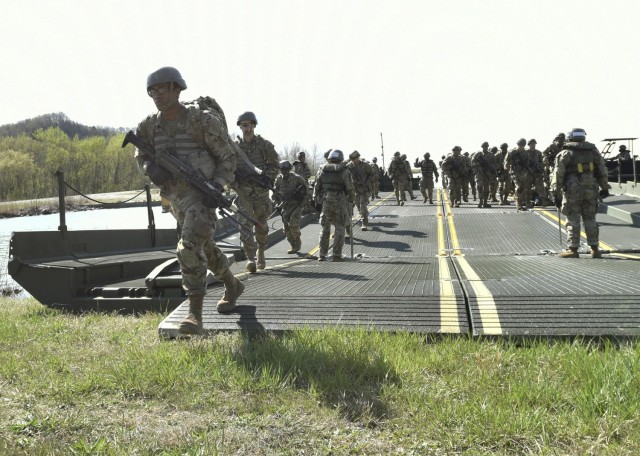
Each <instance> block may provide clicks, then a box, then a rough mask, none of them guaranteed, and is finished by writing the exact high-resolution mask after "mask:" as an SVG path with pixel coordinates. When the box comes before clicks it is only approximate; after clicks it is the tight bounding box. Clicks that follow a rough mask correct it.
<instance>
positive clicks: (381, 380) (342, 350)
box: [236, 328, 400, 427]
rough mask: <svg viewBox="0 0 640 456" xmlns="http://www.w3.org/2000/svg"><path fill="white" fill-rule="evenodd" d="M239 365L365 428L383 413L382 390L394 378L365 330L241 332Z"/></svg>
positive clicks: (395, 377) (385, 416) (384, 411)
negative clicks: (263, 375) (269, 378)
mask: <svg viewBox="0 0 640 456" xmlns="http://www.w3.org/2000/svg"><path fill="white" fill-rule="evenodd" d="M243 337H244V338H245V343H244V344H243V347H244V348H243V350H241V351H239V352H237V353H236V357H237V360H236V361H237V362H238V365H239V366H243V367H244V368H245V369H247V371H249V372H251V373H256V372H269V373H270V375H271V376H273V375H275V376H276V377H277V382H278V383H279V384H282V385H288V386H290V387H293V388H296V389H299V390H302V391H305V392H307V393H309V394H311V395H312V396H314V397H315V398H317V400H318V401H320V402H322V403H323V404H324V405H325V406H327V407H330V408H331V409H336V410H337V411H338V412H339V413H340V415H341V416H343V417H344V418H345V419H347V420H349V421H353V422H360V423H362V424H363V425H365V426H367V427H375V426H377V423H378V422H379V421H381V420H383V419H385V418H387V417H388V414H389V410H388V407H387V404H386V403H385V401H384V400H383V399H382V398H381V394H382V388H383V387H384V386H389V385H390V384H392V385H393V384H398V383H399V382H400V379H399V376H398V375H397V373H396V372H395V370H394V369H393V367H391V366H390V365H389V364H388V363H387V361H386V359H385V356H384V354H383V353H382V352H380V351H378V349H376V348H375V347H371V346H370V345H369V344H368V343H367V340H368V337H367V330H366V329H364V328H363V329H355V330H352V329H336V328H331V329H326V330H323V331H317V330H311V329H302V330H296V331H283V332H278V333H272V332H270V333H255V332H252V333H250V332H245V333H244V335H243Z"/></svg>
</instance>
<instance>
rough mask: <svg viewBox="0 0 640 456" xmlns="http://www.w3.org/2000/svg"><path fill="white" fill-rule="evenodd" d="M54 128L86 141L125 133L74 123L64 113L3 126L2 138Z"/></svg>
mask: <svg viewBox="0 0 640 456" xmlns="http://www.w3.org/2000/svg"><path fill="white" fill-rule="evenodd" d="M52 127H56V128H59V129H60V130H62V131H63V132H65V133H66V134H67V136H69V138H73V137H75V136H76V135H77V136H78V139H84V138H88V137H90V136H113V135H114V134H116V133H123V132H124V131H125V129H124V128H111V127H89V126H86V125H82V124H79V123H77V122H74V121H72V120H71V119H69V118H68V117H67V116H66V115H65V114H64V113H61V112H57V113H51V114H44V115H41V116H38V117H34V118H32V119H26V120H22V121H20V122H16V123H14V124H7V125H1V126H0V136H18V135H20V134H26V135H28V136H31V135H33V133H35V132H36V131H37V130H46V129H47V128H52Z"/></svg>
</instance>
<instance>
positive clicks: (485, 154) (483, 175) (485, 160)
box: [471, 142, 496, 207]
mask: <svg viewBox="0 0 640 456" xmlns="http://www.w3.org/2000/svg"><path fill="white" fill-rule="evenodd" d="M481 147H482V150H481V151H479V152H476V153H474V154H473V156H472V157H471V166H472V168H473V174H474V177H475V181H476V187H477V190H478V198H479V200H480V201H479V202H478V207H491V205H490V204H489V201H488V200H489V194H490V191H491V187H490V186H491V182H493V181H494V180H495V178H496V163H495V157H494V156H493V154H492V153H491V152H490V151H489V143H487V142H484V143H482V146H481Z"/></svg>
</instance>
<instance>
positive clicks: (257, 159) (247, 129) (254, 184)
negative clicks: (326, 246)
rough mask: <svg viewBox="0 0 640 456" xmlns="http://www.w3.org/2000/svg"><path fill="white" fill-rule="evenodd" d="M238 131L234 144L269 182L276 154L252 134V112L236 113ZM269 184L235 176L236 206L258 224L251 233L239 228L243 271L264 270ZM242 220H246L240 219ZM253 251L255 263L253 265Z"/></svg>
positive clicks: (275, 170)
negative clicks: (243, 264) (237, 115)
mask: <svg viewBox="0 0 640 456" xmlns="http://www.w3.org/2000/svg"><path fill="white" fill-rule="evenodd" d="M236 124H237V125H238V126H239V127H240V129H241V130H242V138H238V145H239V146H240V148H241V149H242V151H243V152H244V153H245V155H246V156H247V158H248V159H249V161H250V162H251V163H253V165H255V167H256V168H258V169H259V170H260V171H261V172H262V173H263V175H264V176H267V177H268V179H269V181H270V182H273V180H274V179H275V178H276V176H277V175H278V153H277V152H276V150H275V149H274V147H273V144H271V143H270V142H269V141H267V140H266V139H264V138H263V137H262V136H260V135H256V134H255V128H256V126H257V125H258V119H257V118H256V115H255V114H254V113H253V112H250V111H247V112H245V113H243V114H240V116H239V117H238V121H237V123H236ZM270 187H271V185H269V184H267V185H264V182H263V183H260V182H259V181H257V180H256V179H252V178H251V177H250V176H244V175H242V176H238V178H237V181H236V184H235V185H234V190H235V191H236V193H237V194H238V202H239V204H240V206H241V207H242V208H243V209H245V210H246V211H247V212H248V213H249V214H252V215H253V216H254V218H255V219H257V220H258V221H259V222H260V224H261V226H256V227H255V228H254V232H249V231H248V230H240V240H241V241H242V247H243V248H244V252H245V254H246V256H247V267H246V271H247V272H250V273H255V272H256V268H257V269H264V268H265V265H266V260H265V255H264V251H265V249H266V248H267V235H268V234H269V225H268V224H267V217H269V214H271V211H272V205H271V198H270V197H269V189H270ZM244 223H246V224H249V223H250V222H249V221H248V220H246V219H244ZM256 253H257V264H256V260H255V258H256Z"/></svg>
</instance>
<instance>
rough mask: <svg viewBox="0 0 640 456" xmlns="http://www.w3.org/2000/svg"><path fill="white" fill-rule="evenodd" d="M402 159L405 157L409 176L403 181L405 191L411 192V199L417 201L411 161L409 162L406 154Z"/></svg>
mask: <svg viewBox="0 0 640 456" xmlns="http://www.w3.org/2000/svg"><path fill="white" fill-rule="evenodd" d="M402 157H404V158H403V160H404V165H405V166H406V167H407V176H406V178H405V179H404V180H403V182H404V187H405V190H406V191H408V192H409V198H411V199H412V200H414V199H416V197H415V196H413V169H412V168H411V163H409V160H407V156H406V155H405V154H402Z"/></svg>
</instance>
